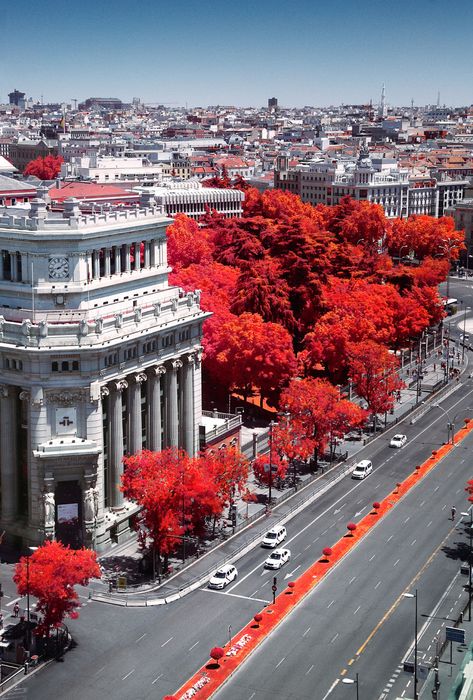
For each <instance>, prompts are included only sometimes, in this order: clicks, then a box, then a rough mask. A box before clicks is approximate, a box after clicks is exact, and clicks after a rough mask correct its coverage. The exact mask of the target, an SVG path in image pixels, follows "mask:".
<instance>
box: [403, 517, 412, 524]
mask: <svg viewBox="0 0 473 700" xmlns="http://www.w3.org/2000/svg"><path fill="white" fill-rule="evenodd" d="M410 519H411V516H410V515H408V516H407V518H406V519H405V520H404V525H405V524H406V523H408V522H409V520H410Z"/></svg>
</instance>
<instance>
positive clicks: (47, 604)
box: [13, 541, 100, 636]
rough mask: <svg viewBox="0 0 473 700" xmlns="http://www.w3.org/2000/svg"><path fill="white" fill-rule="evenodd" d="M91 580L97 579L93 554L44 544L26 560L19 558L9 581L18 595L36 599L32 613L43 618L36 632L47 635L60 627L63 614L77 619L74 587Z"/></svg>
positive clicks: (51, 543) (85, 550)
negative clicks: (35, 612)
mask: <svg viewBox="0 0 473 700" xmlns="http://www.w3.org/2000/svg"><path fill="white" fill-rule="evenodd" d="M27 559H28V563H27ZM27 569H29V571H27ZM91 578H100V567H99V565H98V563H97V558H96V555H95V552H92V551H91V550H90V549H77V550H73V549H70V548H69V547H65V546H64V545H63V544H62V543H61V542H56V541H53V542H49V541H46V542H45V543H44V544H43V545H42V546H41V547H38V549H37V550H36V551H35V552H33V554H31V555H30V556H29V557H28V558H27V557H21V559H20V561H19V562H18V564H16V566H15V574H14V576H13V581H14V582H15V583H16V586H17V590H18V593H19V595H21V596H24V595H26V593H27V592H28V589H29V592H30V594H32V595H33V596H34V597H35V598H37V604H36V610H37V611H38V612H39V613H41V614H42V616H43V619H42V622H41V623H40V624H39V625H38V628H37V633H38V634H39V635H46V636H49V633H50V630H51V629H52V628H53V627H57V626H58V625H60V624H61V623H62V621H63V620H64V618H65V617H66V615H68V616H69V617H72V618H76V617H78V613H77V608H78V607H79V606H80V603H79V597H78V595H77V592H76V591H75V590H74V586H76V585H78V584H80V585H81V586H86V585H87V584H88V582H89V580H90V579H91ZM28 582H29V585H28Z"/></svg>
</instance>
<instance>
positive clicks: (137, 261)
mask: <svg viewBox="0 0 473 700" xmlns="http://www.w3.org/2000/svg"><path fill="white" fill-rule="evenodd" d="M140 267H141V241H136V243H135V270H139V269H140Z"/></svg>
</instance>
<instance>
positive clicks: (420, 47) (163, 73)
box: [0, 0, 473, 107]
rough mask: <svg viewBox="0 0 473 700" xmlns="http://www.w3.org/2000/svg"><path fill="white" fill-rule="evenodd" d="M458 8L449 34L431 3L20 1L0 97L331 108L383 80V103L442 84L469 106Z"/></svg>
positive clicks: (425, 96) (4, 54) (405, 101)
mask: <svg viewBox="0 0 473 700" xmlns="http://www.w3.org/2000/svg"><path fill="white" fill-rule="evenodd" d="M455 9H456V16H457V17H461V18H462V21H461V22H458V23H457V26H456V27H455V33H454V36H452V35H447V34H446V28H445V26H446V25H445V17H444V16H443V14H442V6H441V4H440V2H438V1H437V0H421V1H420V2H418V3H416V5H415V6H414V7H412V6H411V5H409V4H408V3H407V2H404V1H402V2H401V3H400V4H398V5H396V7H391V6H389V5H388V4H383V5H380V3H375V2H374V1H373V0H368V1H367V2H365V3H364V7H363V14H361V13H360V12H359V6H357V5H355V4H354V3H352V2H347V1H341V2H338V3H336V4H335V5H334V6H330V7H327V6H323V7H316V6H314V4H313V3H310V2H306V1H305V0H302V1H299V2H298V3H296V4H295V5H293V6H292V7H291V10H290V12H289V11H288V10H287V8H286V7H285V6H284V5H283V4H282V3H281V2H279V1H277V2H276V3H274V2H272V3H269V2H267V1H266V0H263V1H262V2H260V3H258V5H257V7H254V6H252V5H250V3H249V2H247V1H246V0H245V1H244V2H240V3H239V4H238V5H237V6H232V7H230V6H227V5H225V6H223V7H219V8H218V11H216V9H215V8H212V7H210V6H208V5H204V6H202V5H199V6H196V5H195V4H191V3H189V2H187V1H184V2H180V3H177V4H174V5H173V6H168V5H164V3H161V2H158V3H145V4H144V5H143V4H142V5H140V7H139V8H137V7H136V6H131V5H130V4H129V3H125V2H123V1H122V0H118V2H116V3H114V4H113V6H112V5H111V4H109V3H105V4H104V5H100V6H97V5H94V4H92V3H91V2H90V0H84V2H83V3H82V4H81V5H80V7H74V6H71V7H68V12H67V15H66V14H65V13H62V14H61V13H58V12H57V4H53V3H52V2H50V0H46V1H45V2H44V3H42V5H41V6H35V5H34V4H33V3H31V2H28V1H27V0H22V1H20V2H18V3H16V5H15V6H14V7H11V8H9V12H8V14H5V16H4V17H5V18H4V36H3V39H2V48H1V49H0V58H1V61H2V65H3V68H4V70H3V80H2V81H1V82H0V100H1V101H6V100H7V94H8V92H10V91H11V90H13V89H15V88H18V89H19V90H22V91H24V92H26V94H27V95H28V96H31V97H33V98H34V99H38V100H40V99H41V96H43V99H44V101H45V102H56V101H65V102H71V101H72V100H73V99H74V98H77V99H78V100H82V99H84V98H86V97H88V96H90V95H103V96H117V97H120V98H121V99H123V100H125V101H131V99H132V97H134V96H136V97H140V98H141V99H142V100H143V101H144V102H152V103H165V104H168V105H169V106H174V105H175V106H182V107H183V106H185V105H186V104H187V105H189V106H206V105H209V104H210V105H211V104H213V105H216V104H222V105H235V106H255V107H258V106H262V105H265V104H266V101H267V99H268V97H271V96H272V95H275V96H276V97H278V99H279V104H280V105H281V106H283V107H284V106H288V107H289V106H294V107H300V106H303V105H317V106H327V105H338V104H342V103H344V104H358V103H367V102H369V101H370V99H371V100H372V101H373V103H377V102H379V99H380V93H381V85H382V84H383V83H385V84H386V101H387V104H388V105H389V104H393V105H409V104H410V101H411V99H414V102H415V104H416V105H425V104H435V103H436V101H437V95H438V92H440V102H441V104H444V103H445V104H448V105H453V104H455V105H468V104H471V103H472V101H473V100H472V97H471V88H470V85H469V82H468V81H467V80H465V75H466V76H468V74H469V73H471V59H469V64H470V66H468V64H467V63H466V62H465V57H464V47H465V46H467V45H469V42H470V41H471V38H472V30H471V27H472V26H473V21H472V20H473V8H472V7H471V5H470V4H469V3H467V2H466V1H464V0H459V2H457V3H456V6H455ZM25 17H27V18H28V20H29V21H28V22H25V21H24V20H25ZM20 23H21V42H19V41H18V29H17V28H18V26H19V24H20ZM51 47H52V49H53V50H51ZM458 66H460V67H463V70H458ZM427 73H428V74H427ZM426 77H427V79H426Z"/></svg>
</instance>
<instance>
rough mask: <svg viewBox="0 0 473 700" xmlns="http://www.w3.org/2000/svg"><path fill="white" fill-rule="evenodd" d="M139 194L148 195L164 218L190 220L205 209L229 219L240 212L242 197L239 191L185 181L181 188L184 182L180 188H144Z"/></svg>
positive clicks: (239, 214)
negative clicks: (182, 216)
mask: <svg viewBox="0 0 473 700" xmlns="http://www.w3.org/2000/svg"><path fill="white" fill-rule="evenodd" d="M191 184H192V185H193V186H191ZM143 191H146V192H150V193H152V195H153V196H154V199H155V201H156V204H157V205H158V206H160V207H162V209H163V213H164V214H166V216H175V215H176V214H186V215H187V216H189V217H190V218H191V219H199V218H200V217H201V216H203V214H205V213H206V211H207V209H214V210H215V211H217V212H218V213H219V214H223V215H224V216H225V217H226V218H227V219H230V218H233V217H240V216H242V213H243V210H242V207H243V201H244V199H245V195H244V193H243V192H242V191H241V190H232V189H223V188H217V187H202V186H201V185H200V183H197V182H194V183H190V182H189V181H188V182H186V183H185V186H184V183H181V186H180V187H179V185H177V184H176V185H174V186H173V184H172V183H170V184H169V186H165V187H146V188H143V189H142V190H141V192H143Z"/></svg>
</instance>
